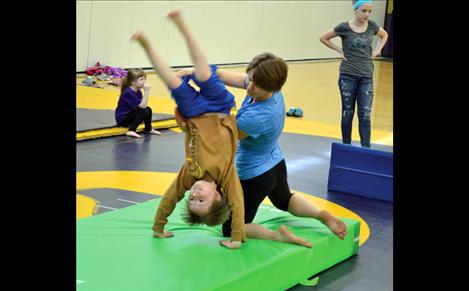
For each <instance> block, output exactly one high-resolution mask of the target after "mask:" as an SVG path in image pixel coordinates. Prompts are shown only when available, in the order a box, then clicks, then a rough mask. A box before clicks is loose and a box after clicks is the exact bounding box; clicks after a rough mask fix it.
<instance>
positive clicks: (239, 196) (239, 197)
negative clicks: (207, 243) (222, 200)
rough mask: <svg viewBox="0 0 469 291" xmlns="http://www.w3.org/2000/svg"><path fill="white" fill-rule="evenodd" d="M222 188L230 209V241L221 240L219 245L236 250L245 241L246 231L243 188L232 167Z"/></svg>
mask: <svg viewBox="0 0 469 291" xmlns="http://www.w3.org/2000/svg"><path fill="white" fill-rule="evenodd" d="M222 188H223V191H224V193H225V195H227V198H228V204H229V205H230V208H231V241H225V240H222V241H220V244H221V245H223V246H225V247H227V248H230V249H238V248H240V246H241V242H243V241H245V240H246V231H245V225H244V196H243V188H242V186H241V182H240V181H239V177H238V172H237V171H236V168H235V167H234V166H233V168H232V169H231V170H230V173H229V174H228V175H227V178H226V180H225V181H224V182H223V185H222Z"/></svg>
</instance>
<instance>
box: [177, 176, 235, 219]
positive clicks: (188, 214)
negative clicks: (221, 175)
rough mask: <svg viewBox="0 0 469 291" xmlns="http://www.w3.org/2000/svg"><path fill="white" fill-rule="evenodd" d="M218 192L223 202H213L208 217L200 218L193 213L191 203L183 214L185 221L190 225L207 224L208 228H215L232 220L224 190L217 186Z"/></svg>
mask: <svg viewBox="0 0 469 291" xmlns="http://www.w3.org/2000/svg"><path fill="white" fill-rule="evenodd" d="M217 192H218V193H220V196H221V201H215V200H214V201H213V203H212V207H210V210H209V212H208V214H207V215H205V216H199V215H197V214H195V213H194V212H192V211H191V210H190V208H189V201H188V202H187V204H186V211H185V213H183V214H182V218H183V220H184V221H185V222H186V223H188V224H190V225H197V224H206V225H208V226H215V225H219V224H223V223H224V222H225V221H227V220H228V218H230V214H231V210H230V206H229V205H228V201H227V200H226V197H225V195H223V192H222V189H221V188H219V187H218V185H217Z"/></svg>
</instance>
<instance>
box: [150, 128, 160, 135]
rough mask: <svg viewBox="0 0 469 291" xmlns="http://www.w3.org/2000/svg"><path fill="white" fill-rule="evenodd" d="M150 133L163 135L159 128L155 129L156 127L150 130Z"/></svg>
mask: <svg viewBox="0 0 469 291" xmlns="http://www.w3.org/2000/svg"><path fill="white" fill-rule="evenodd" d="M148 133H150V134H157V135H161V132H159V131H158V130H154V129H152V130H150V131H149V132H148Z"/></svg>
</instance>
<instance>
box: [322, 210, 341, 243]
mask: <svg viewBox="0 0 469 291" xmlns="http://www.w3.org/2000/svg"><path fill="white" fill-rule="evenodd" d="M319 219H320V221H321V222H322V223H324V224H325V225H326V226H327V227H328V228H329V229H330V230H331V231H332V232H333V233H334V234H335V235H337V236H338V237H339V238H340V239H344V238H345V236H346V235H347V226H346V225H345V223H344V222H343V221H342V220H340V219H338V218H337V217H335V216H333V215H332V214H330V213H329V212H328V211H325V210H322V211H321V212H320V213H319Z"/></svg>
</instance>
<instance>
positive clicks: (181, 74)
mask: <svg viewBox="0 0 469 291" xmlns="http://www.w3.org/2000/svg"><path fill="white" fill-rule="evenodd" d="M192 74H194V68H191V69H182V70H180V71H179V72H177V73H176V75H178V77H180V78H182V77H185V76H189V75H192Z"/></svg>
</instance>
